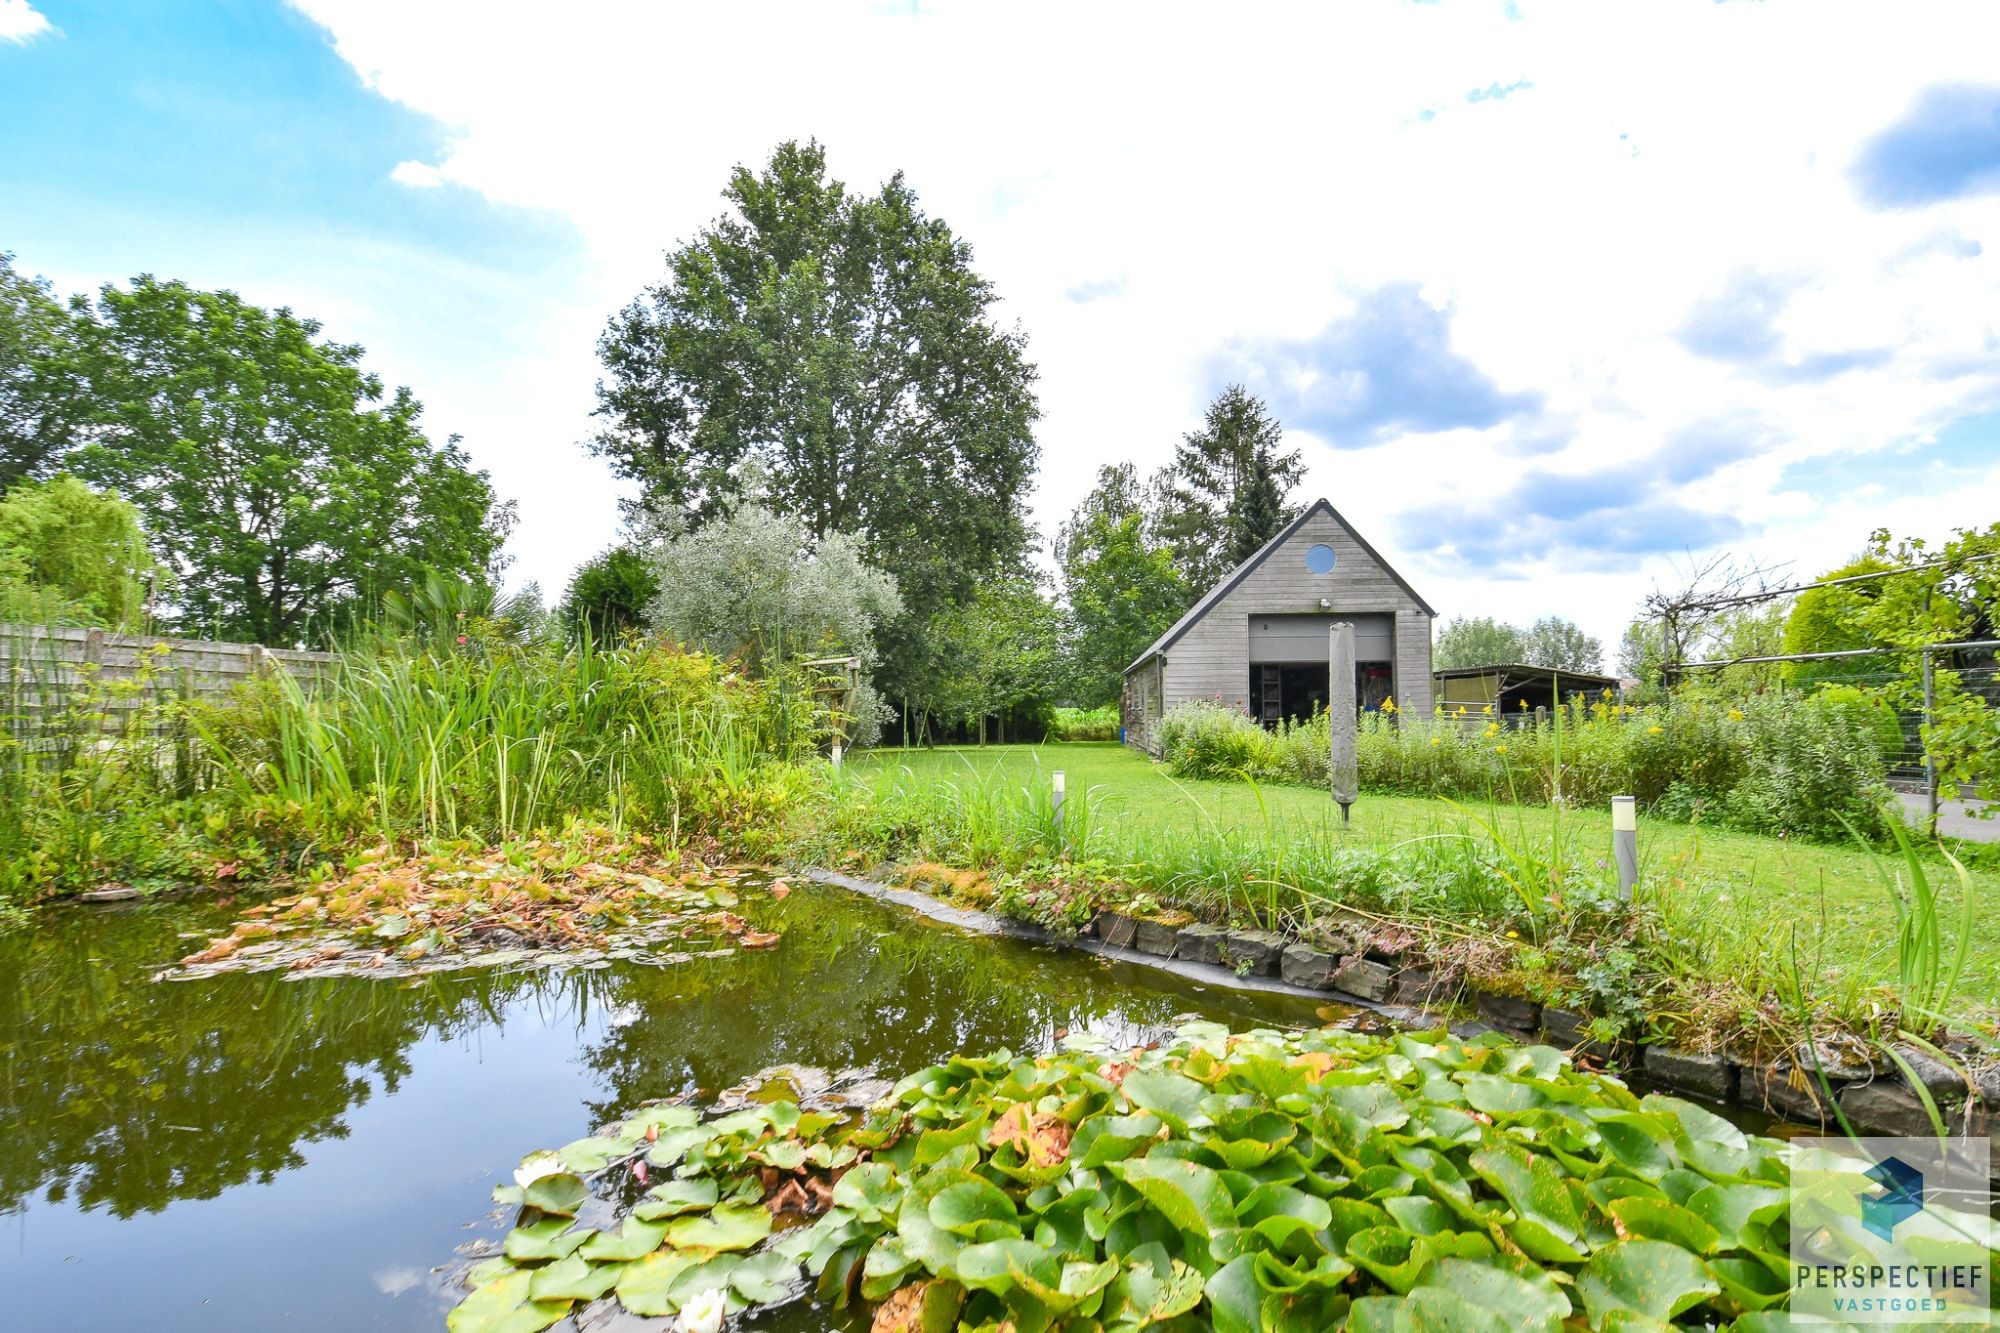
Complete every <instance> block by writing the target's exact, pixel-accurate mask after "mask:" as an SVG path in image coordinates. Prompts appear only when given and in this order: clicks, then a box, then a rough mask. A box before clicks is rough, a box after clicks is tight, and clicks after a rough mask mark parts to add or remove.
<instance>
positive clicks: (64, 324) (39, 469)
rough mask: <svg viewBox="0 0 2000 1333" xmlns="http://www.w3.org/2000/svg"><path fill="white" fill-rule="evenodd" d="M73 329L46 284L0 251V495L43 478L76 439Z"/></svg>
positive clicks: (79, 404) (78, 404)
mask: <svg viewBox="0 0 2000 1333" xmlns="http://www.w3.org/2000/svg"><path fill="white" fill-rule="evenodd" d="M81 407H82V399H81V397H80V396H79V394H78V392H77V386H76V383H75V327H74V325H73V324H72V322H71V319H70V315H69V312H68V311H67V310H65V309H64V308H63V305H62V303H61V302H60V301H59V300H57V299H56V296H55V293H54V292H53V291H51V290H50V288H49V284H48V283H46V282H44V281H42V280H41V279H39V278H29V277H25V276H23V275H22V274H20V273H17V272H16V271H15V269H14V256H13V255H11V254H7V253H5V252H0V493H4V492H5V491H6V490H7V489H8V488H9V487H10V486H13V485H15V484H16V483H18V482H20V481H22V480H24V479H26V478H29V477H40V476H47V475H49V474H50V473H51V472H52V471H54V465H55V463H56V461H57V459H59V458H60V457H61V455H62V454H63V452H64V451H65V450H66V449H67V448H68V447H69V445H70V443H71V442H72V440H73V439H74V437H75V434H76V430H77V427H78V424H79V423H78V420H77V417H78V415H79V410H80V408H81Z"/></svg>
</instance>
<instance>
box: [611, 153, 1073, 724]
mask: <svg viewBox="0 0 2000 1333" xmlns="http://www.w3.org/2000/svg"><path fill="white" fill-rule="evenodd" d="M723 197H724V199H725V200H727V201H728V204H729V206H730V211H729V212H727V213H726V214H724V215H723V216H722V217H720V218H718V219H716V220H715V221H714V222H713V223H711V224H710V225H709V226H708V227H707V228H706V229H704V230H703V231H702V232H701V233H700V234H699V235H697V236H696V237H695V238H694V239H693V240H692V241H690V242H689V243H687V244H686V245H684V246H682V247H681V248H680V249H678V250H676V251H674V252H673V253H672V254H671V255H669V256H668V258H667V276H666V278H665V280H664V281H662V282H661V283H659V284H658V285H657V286H654V287H651V288H649V289H647V291H646V292H645V293H644V294H642V295H641V296H640V298H639V299H638V300H635V301H634V302H633V303H632V304H631V305H629V306H627V307H626V308H625V309H624V310H623V311H621V312H620V313H619V314H618V315H617V316H616V317H615V318H613V319H612V321H611V323H610V326H609V327H608V328H607V329H606V331H605V333H604V336H603V338H602V339H601V340H600V341H599V344H598V350H599V352H600V354H601V355H602V357H603V359H604V364H605V369H606V376H605V378H604V379H603V380H601V381H600V382H599V384H598V391H597V393H598V409H597V410H598V415H599V416H600V417H601V418H602V420H603V422H604V427H603V429H602V430H601V431H600V432H599V434H598V435H597V437H596V438H595V440H594V441H593V443H592V447H593V448H594V449H595V450H596V452H598V453H599V454H601V455H603V456H604V457H605V458H607V459H609V460H610V461H611V464H612V466H613V467H614V469H615V470H616V471H617V472H618V473H619V475H621V476H625V477H630V478H632V479H634V480H636V481H638V482H639V483H640V484H641V486H642V487H643V488H644V492H645V496H644V499H645V502H646V503H648V504H651V505H654V506H659V505H668V506H673V507H677V508H680V509H683V510H685V511H687V512H688V513H689V514H690V515H691V516H692V517H693V519H694V521H695V522H696V523H700V522H705V521H707V520H708V519H710V518H712V517H713V516H714V515H715V514H716V513H717V512H718V511H719V510H720V509H722V508H725V507H726V506H727V505H728V503H729V502H730V500H731V498H732V497H733V496H735V495H736V494H737V493H738V492H740V490H741V480H740V478H741V470H742V464H743V463H744V462H746V461H748V460H752V459H755V460H757V461H758V462H759V463H761V465H762V467H763V468H764V469H765V471H766V472H767V474H768V481H767V483H766V485H767V494H766V497H765V502H766V503H767V504H769V505H770V507H771V508H773V509H774V510H776V511H778V512H780V513H784V514H789V515H795V516H796V517H797V518H798V519H799V520H800V521H801V522H803V523H804V524H805V526H806V528H807V529H808V530H809V531H810V532H811V533H812V535H813V536H815V537H824V536H826V535H828V534H830V533H833V532H850V533H853V534H855V535H856V536H857V537H858V538H859V539H860V540H861V542H862V543H863V544H864V546H865V548H866V550H867V553H868V555H869V557H870V558H871V559H872V560H874V561H875V562H876V563H878V564H880V565H881V566H882V567H884V568H885V569H887V570H889V571H890V572H891V573H892V574H894V576H895V578H896V581H897V584H898V586H899V587H900V588H901V590H902V595H903V601H904V605H905V606H906V607H907V608H909V610H908V613H907V614H906V615H904V616H903V617H901V618H900V619H899V620H898V622H897V623H896V624H894V625H891V626H887V627H885V629H884V631H883V638H884V648H885V662H884V668H885V680H886V682H887V683H888V684H889V685H890V687H891V688H892V689H895V690H898V691H902V690H908V689H912V688H915V687H916V686H917V683H918V678H919V677H920V676H922V675H923V674H925V673H926V672H935V670H937V669H939V667H940V664H939V663H937V662H936V661H935V660H934V659H933V658H931V657H927V655H926V654H925V652H924V651H923V642H922V640H923V627H924V622H925V620H926V619H927V618H928V617H929V616H931V615H933V614H936V613H937V612H938V611H940V610H941V609H942V608H945V607H948V606H953V605H960V604H963V603H965V602H967V601H968V600H969V599H970V598H971V597H972V595H973V594H974V592H975V591H976V590H977V588H978V586H979V584H980V581H981V580H982V579H985V578H987V577H989V576H991V575H994V574H995V573H997V572H999V571H1001V570H1003V569H1006V568H1010V567H1012V566H1013V564H1014V563H1015V562H1016V560H1017V558H1018V557H1019V555H1020V553H1021V552H1022V551H1023V550H1024V549H1025V546H1026V543H1027V539H1028V527H1027V523H1026V519H1025V516H1024V508H1023V497H1024V493H1025V491H1026V488H1027V486H1028V483H1029V481H1030V480H1031V478H1032V476H1033V472H1034V467H1035V460H1036V445H1035V442H1034V436H1033V425H1034V422H1035V419H1036V417H1037V415H1038V409H1037V407H1036V404H1035V397H1034V391H1033V385H1034V379H1035V372H1034V368H1033V367H1032V366H1031V365H1030V364H1029V363H1028V361H1027V358H1026V355H1025V351H1026V343H1025V338H1024V337H1023V335H1022V334H1021V333H1020V332H1019V331H1018V330H1008V329H1003V328H1001V327H1000V326H999V325H998V324H997V323H996V321H995V319H994V316H993V305H994V303H995V301H996V300H997V297H996V295H995V292H994V290H993V286H992V284H991V283H990V282H988V281H987V280H986V279H985V278H982V277H981V276H979V274H978V273H976V272H975V271H974V270H973V268H972V251H971V248H970V247H969V246H968V245H967V244H966V243H965V242H964V241H963V240H961V239H959V238H958V237H957V236H955V235H954V234H953V233H952V231H951V228H950V227H948V226H947V225H946V224H945V223H944V222H943V221H941V220H939V219H936V218H931V217H928V216H926V215H925V214H924V212H923V210H922V209H921V208H920V207H919V206H918V203H917V197H916V195H915V193H914V192H913V191H912V190H911V189H910V188H909V186H908V185H907V184H905V183H904V180H903V177H902V176H901V174H900V173H899V174H897V175H896V176H893V177H891V178H890V180H889V181H888V182H887V183H886V184H885V185H883V186H882V188H881V189H880V190H879V191H877V192H876V193H875V194H872V195H862V194H851V193H849V191H848V190H847V188H846V187H845V186H844V185H843V184H842V183H841V182H839V181H837V180H833V179H831V178H829V177H828V175H827V171H826V153H825V150H824V149H823V148H821V147H820V145H819V144H818V143H816V142H814V143H807V144H799V143H796V142H793V143H785V144H781V145H779V147H778V149H777V151H776V152H774V153H773V154H772V156H771V160H770V163H769V164H768V165H767V166H766V167H765V168H764V170H762V171H761V172H757V171H752V170H750V169H749V168H747V167H739V168H737V170H736V171H735V173H734V174H733V175H732V176H731V178H730V181H729V186H728V188H727V189H726V190H724V191H723Z"/></svg>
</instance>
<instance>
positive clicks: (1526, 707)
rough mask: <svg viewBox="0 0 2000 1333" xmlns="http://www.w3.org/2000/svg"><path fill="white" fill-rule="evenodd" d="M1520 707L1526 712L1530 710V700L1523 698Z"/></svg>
mask: <svg viewBox="0 0 2000 1333" xmlns="http://www.w3.org/2000/svg"><path fill="white" fill-rule="evenodd" d="M1519 707H1520V709H1521V711H1522V712H1524V713H1525V712H1527V711H1528V701H1527V700H1526V699H1522V700H1521V701H1520V703H1519Z"/></svg>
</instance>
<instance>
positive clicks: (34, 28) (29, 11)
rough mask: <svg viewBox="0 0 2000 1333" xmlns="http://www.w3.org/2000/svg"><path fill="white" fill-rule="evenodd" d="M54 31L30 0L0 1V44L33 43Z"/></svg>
mask: <svg viewBox="0 0 2000 1333" xmlns="http://www.w3.org/2000/svg"><path fill="white" fill-rule="evenodd" d="M54 31H55V28H54V26H53V25H52V24H50V22H49V21H48V19H47V17H45V16H44V15H43V14H41V13H40V12H39V11H38V10H36V8H35V7H34V6H33V5H31V4H29V3H28V0H0V42H23V43H25V42H31V41H33V40H34V39H35V38H37V37H40V36H41V35H42V34H43V33H46V32H54Z"/></svg>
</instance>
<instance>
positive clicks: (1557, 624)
mask: <svg viewBox="0 0 2000 1333" xmlns="http://www.w3.org/2000/svg"><path fill="white" fill-rule="evenodd" d="M1431 657H1432V660H1433V661H1434V662H1435V664H1436V666H1437V668H1438V669H1439V670H1440V671H1444V670H1451V669H1454V668H1457V667H1477V666H1501V665H1505V664H1507V663H1511V662H1520V663H1525V664H1527V665H1529V666H1545V667H1551V668H1556V669H1560V670H1563V671H1587V672H1591V673H1593V674H1594V673H1597V672H1600V671H1602V670H1604V646H1603V645H1602V644H1601V643H1599V642H1598V641H1597V640H1596V639H1595V638H1593V637H1592V636H1591V635H1588V634H1586V633H1584V632H1583V630H1582V628H1581V627H1579V626H1578V625H1577V624H1576V622H1575V621H1571V620H1565V619H1563V618H1562V617H1561V616H1544V617H1542V618H1541V619H1540V620H1537V621H1536V622H1535V623H1534V624H1533V625H1531V626H1529V627H1528V628H1527V629H1520V628H1517V627H1516V626H1513V625H1509V624H1506V623H1505V622H1503V621H1499V620H1495V619H1493V618H1492V617H1490V616H1461V617H1457V618H1455V619H1452V620H1447V621H1445V623H1444V625H1443V626H1442V627H1441V628H1439V630H1438V632H1437V643H1436V646H1435V647H1434V648H1433V649H1432V652H1431Z"/></svg>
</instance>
